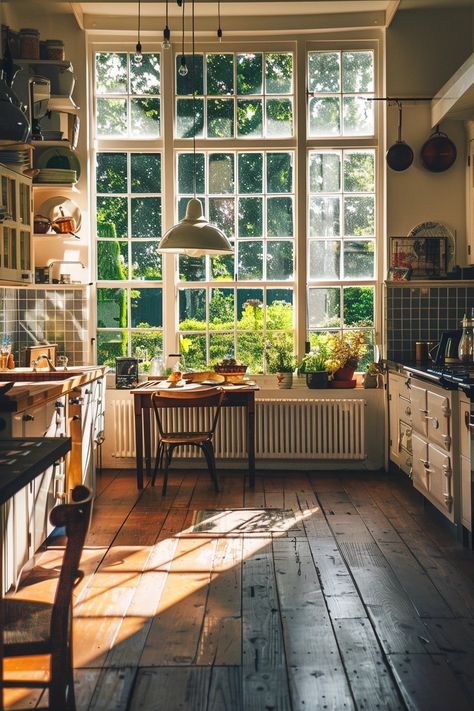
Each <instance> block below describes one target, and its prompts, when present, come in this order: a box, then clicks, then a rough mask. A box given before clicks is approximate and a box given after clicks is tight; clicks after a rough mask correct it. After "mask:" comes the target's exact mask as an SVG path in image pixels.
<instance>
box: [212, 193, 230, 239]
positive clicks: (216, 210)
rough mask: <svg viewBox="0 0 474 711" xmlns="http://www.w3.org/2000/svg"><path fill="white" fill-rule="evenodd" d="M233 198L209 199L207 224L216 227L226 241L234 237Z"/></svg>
mask: <svg viewBox="0 0 474 711" xmlns="http://www.w3.org/2000/svg"><path fill="white" fill-rule="evenodd" d="M234 212H235V201H234V198H233V197H232V198H209V222H211V223H212V224H213V225H217V227H219V228H220V229H221V230H222V231H223V233H224V234H225V236H226V237H227V239H232V238H233V237H234V220H235V216H234Z"/></svg>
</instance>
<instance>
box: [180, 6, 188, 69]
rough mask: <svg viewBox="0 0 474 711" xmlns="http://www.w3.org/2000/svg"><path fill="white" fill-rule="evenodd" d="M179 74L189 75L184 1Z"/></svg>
mask: <svg viewBox="0 0 474 711" xmlns="http://www.w3.org/2000/svg"><path fill="white" fill-rule="evenodd" d="M178 74H179V76H180V77H186V76H188V65H187V64H186V57H185V56H184V2H183V13H182V22H181V59H180V62H179V69H178Z"/></svg>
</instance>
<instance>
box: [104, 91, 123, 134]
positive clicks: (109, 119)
mask: <svg viewBox="0 0 474 711" xmlns="http://www.w3.org/2000/svg"><path fill="white" fill-rule="evenodd" d="M97 134H98V135H99V136H108V137H111V136H125V135H126V134H127V101H126V99H102V98H98V99H97Z"/></svg>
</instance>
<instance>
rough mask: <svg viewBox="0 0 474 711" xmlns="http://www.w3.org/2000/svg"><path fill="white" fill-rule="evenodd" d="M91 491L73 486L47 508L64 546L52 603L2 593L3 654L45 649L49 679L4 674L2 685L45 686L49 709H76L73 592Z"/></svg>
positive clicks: (10, 686)
mask: <svg viewBox="0 0 474 711" xmlns="http://www.w3.org/2000/svg"><path fill="white" fill-rule="evenodd" d="M91 510H92V493H91V492H90V490H89V489H88V488H87V487H85V486H76V487H75V489H73V491H72V503H68V504H60V505H59V506H55V507H54V508H53V510H52V511H51V514H50V517H49V518H50V521H51V523H52V524H53V526H62V527H65V530H66V538H67V540H66V546H65V551H64V556H63V561H62V565H61V571H60V573H59V579H58V583H57V587H56V592H55V596H54V601H53V603H52V604H49V603H44V602H37V601H34V600H22V599H17V598H15V597H11V598H8V597H7V598H4V599H3V600H2V601H1V604H2V606H3V619H4V620H5V625H4V629H3V637H4V656H5V657H20V656H21V657H22V656H30V655H34V654H49V655H50V666H49V679H48V680H47V681H36V680H35V681H27V680H20V679H18V680H17V679H4V680H3V682H2V686H3V687H4V688H21V689H24V688H38V687H40V688H47V689H49V706H48V708H49V709H51V710H52V711H74V710H75V708H76V704H75V698H74V678H73V661H72V592H73V588H74V586H75V585H76V584H77V582H79V580H80V579H81V578H82V577H83V573H82V571H80V570H79V561H80V558H81V553H82V549H83V547H84V541H85V538H86V534H87V531H88V528H89V523H90V518H91Z"/></svg>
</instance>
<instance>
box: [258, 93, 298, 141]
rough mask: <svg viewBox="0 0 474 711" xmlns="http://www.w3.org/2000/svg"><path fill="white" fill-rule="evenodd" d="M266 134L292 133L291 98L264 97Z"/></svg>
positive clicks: (285, 134) (280, 134) (282, 134)
mask: <svg viewBox="0 0 474 711" xmlns="http://www.w3.org/2000/svg"><path fill="white" fill-rule="evenodd" d="M265 106H266V111H267V116H266V119H267V124H266V125H267V129H266V135H267V136H282V137H283V136H292V135H293V102H292V101H291V99H266V101H265Z"/></svg>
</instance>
